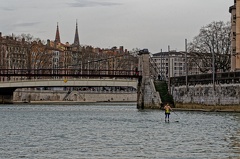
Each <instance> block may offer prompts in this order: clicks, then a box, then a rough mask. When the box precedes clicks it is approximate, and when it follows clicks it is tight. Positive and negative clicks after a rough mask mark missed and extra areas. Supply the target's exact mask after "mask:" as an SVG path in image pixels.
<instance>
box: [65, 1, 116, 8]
mask: <svg viewBox="0 0 240 159" xmlns="http://www.w3.org/2000/svg"><path fill="white" fill-rule="evenodd" d="M68 5H69V6H70V7H95V6H115V5H121V3H114V2H106V1H105V2H96V1H89V0H76V2H75V3H68Z"/></svg>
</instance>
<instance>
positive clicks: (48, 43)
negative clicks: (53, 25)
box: [47, 39, 50, 47]
mask: <svg viewBox="0 0 240 159" xmlns="http://www.w3.org/2000/svg"><path fill="white" fill-rule="evenodd" d="M47 46H48V47H50V40H49V39H47Z"/></svg>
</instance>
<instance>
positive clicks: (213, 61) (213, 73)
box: [212, 52, 216, 105]
mask: <svg viewBox="0 0 240 159" xmlns="http://www.w3.org/2000/svg"><path fill="white" fill-rule="evenodd" d="M212 82H213V102H214V105H215V104H216V101H215V97H216V95H215V57H214V53H213V52H212Z"/></svg>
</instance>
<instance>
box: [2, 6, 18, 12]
mask: <svg viewBox="0 0 240 159" xmlns="http://www.w3.org/2000/svg"><path fill="white" fill-rule="evenodd" d="M0 10H4V11H14V10H16V9H14V8H7V7H0Z"/></svg>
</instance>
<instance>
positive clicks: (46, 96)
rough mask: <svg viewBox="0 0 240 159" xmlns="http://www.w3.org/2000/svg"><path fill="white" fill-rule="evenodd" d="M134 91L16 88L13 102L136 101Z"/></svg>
mask: <svg viewBox="0 0 240 159" xmlns="http://www.w3.org/2000/svg"><path fill="white" fill-rule="evenodd" d="M136 101H137V93H136V92H104V91H102V92H96V91H51V90H24V91H23V90H20V91H19V90H17V91H15V92H14V94H13V102H29V103H31V102H136Z"/></svg>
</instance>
